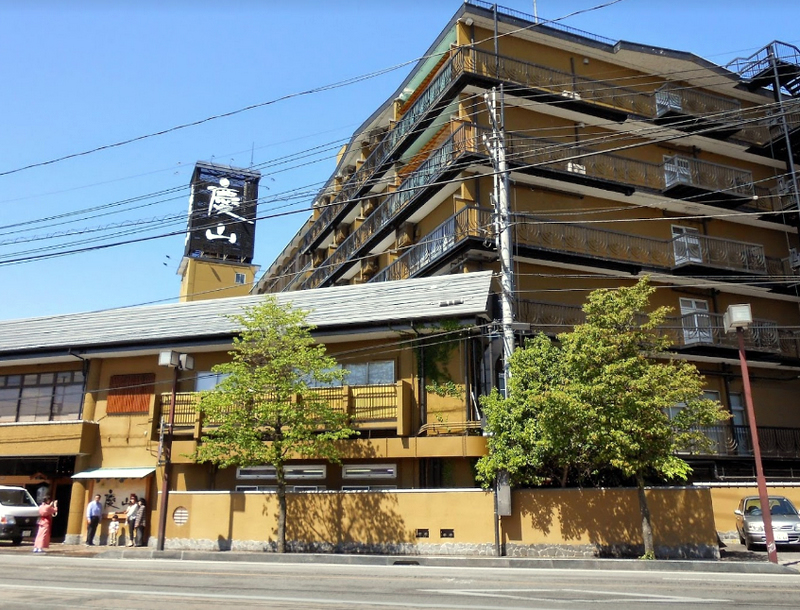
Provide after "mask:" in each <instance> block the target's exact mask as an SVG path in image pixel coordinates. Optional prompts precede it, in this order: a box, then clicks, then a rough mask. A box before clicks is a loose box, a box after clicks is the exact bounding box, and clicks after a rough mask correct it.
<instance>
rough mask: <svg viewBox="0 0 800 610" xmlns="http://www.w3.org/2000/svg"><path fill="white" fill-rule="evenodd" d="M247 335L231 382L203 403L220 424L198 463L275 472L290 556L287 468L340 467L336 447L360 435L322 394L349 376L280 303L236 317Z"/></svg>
mask: <svg viewBox="0 0 800 610" xmlns="http://www.w3.org/2000/svg"><path fill="white" fill-rule="evenodd" d="M231 319H232V320H233V321H235V322H236V323H237V324H238V325H240V327H241V329H242V330H241V331H240V334H239V336H238V337H236V338H235V339H234V346H233V350H232V351H231V352H230V354H231V356H232V360H231V362H228V363H225V364H220V365H217V366H215V367H214V368H213V371H214V372H215V373H222V374H224V375H227V376H226V377H225V378H224V379H223V380H222V381H221V382H220V383H219V385H217V387H216V388H215V389H213V390H210V391H208V392H204V393H203V394H202V395H201V397H200V403H199V410H200V412H201V414H202V415H203V416H204V417H205V420H206V421H207V422H209V423H212V424H214V427H212V428H211V429H210V430H209V432H208V433H207V434H206V435H204V436H203V437H202V439H201V443H200V444H199V446H198V448H197V451H196V453H195V455H194V458H195V459H196V460H197V461H198V462H211V463H214V464H216V465H218V466H220V467H223V468H224V467H229V466H257V465H271V466H274V467H275V471H276V475H277V494H278V506H279V512H278V533H277V538H278V541H277V547H278V552H279V553H283V552H285V550H286V476H285V465H286V462H287V461H288V460H289V459H293V458H298V457H321V458H324V459H327V460H328V461H331V462H338V461H339V458H340V452H339V449H338V443H337V442H336V441H339V440H342V439H346V438H348V437H350V436H352V435H354V434H356V432H354V431H353V430H352V429H351V428H350V427H349V426H348V421H347V416H346V414H345V413H343V412H341V411H339V410H337V409H335V408H333V407H331V406H330V405H329V403H328V401H327V400H326V399H325V396H324V394H323V393H321V392H320V389H319V387H320V386H325V385H327V384H330V383H332V382H335V381H341V380H342V379H343V378H344V376H345V375H346V374H347V371H344V370H342V369H341V368H338V367H337V364H336V361H335V360H334V359H333V358H332V357H330V356H328V355H326V352H325V346H324V345H315V343H314V340H313V338H312V337H311V330H312V329H311V327H310V326H309V325H308V323H307V322H306V313H305V312H303V311H300V310H296V309H292V308H291V307H289V306H282V305H280V304H278V303H277V301H276V300H275V299H274V298H266V299H265V300H264V302H263V303H261V304H259V305H256V306H254V307H251V308H248V309H246V310H245V311H244V313H243V314H242V315H237V316H231Z"/></svg>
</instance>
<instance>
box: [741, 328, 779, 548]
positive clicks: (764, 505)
mask: <svg viewBox="0 0 800 610" xmlns="http://www.w3.org/2000/svg"><path fill="white" fill-rule="evenodd" d="M736 334H737V335H738V337H739V362H740V363H741V366H742V384H743V385H744V404H745V407H746V408H747V419H748V420H749V422H750V436H751V437H752V440H753V458H754V459H755V461H756V484H757V485H758V497H759V499H760V500H761V518H762V520H763V522H764V538H765V539H766V542H767V555H768V556H769V560H770V561H771V562H772V563H778V553H777V551H776V550H775V535H774V533H773V532H772V514H771V513H770V510H769V494H767V480H766V479H765V478H764V467H763V466H762V465H761V446H760V445H759V444H758V428H757V427H756V413H755V410H754V409H753V395H752V394H751V392H750V373H749V372H748V370H747V359H746V358H745V355H744V329H743V328H742V327H741V326H740V327H738V328H737V329H736Z"/></svg>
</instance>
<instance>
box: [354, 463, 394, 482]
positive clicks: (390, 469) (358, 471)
mask: <svg viewBox="0 0 800 610" xmlns="http://www.w3.org/2000/svg"><path fill="white" fill-rule="evenodd" d="M342 478H343V479H396V478H397V464H345V465H344V466H342Z"/></svg>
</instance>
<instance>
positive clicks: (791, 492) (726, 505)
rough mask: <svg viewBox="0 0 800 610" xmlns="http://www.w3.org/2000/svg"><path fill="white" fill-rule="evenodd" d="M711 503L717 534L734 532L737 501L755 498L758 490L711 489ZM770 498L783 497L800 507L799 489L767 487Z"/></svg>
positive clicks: (750, 488) (751, 488)
mask: <svg viewBox="0 0 800 610" xmlns="http://www.w3.org/2000/svg"><path fill="white" fill-rule="evenodd" d="M709 491H710V493H711V503H712V507H713V511H714V522H715V523H716V526H717V531H718V532H723V533H725V532H735V531H736V515H734V514H733V511H734V510H736V508H737V507H738V506H739V500H741V499H742V498H743V497H745V496H757V495H758V489H757V488H756V486H755V485H753V486H751V487H746V486H742V487H712V488H711V489H710V490H709ZM767 491H768V492H769V495H770V496H785V497H787V498H789V499H790V500H791V501H792V503H793V504H794V505H795V506H797V507H800V487H772V486H771V485H770V486H768V487H767Z"/></svg>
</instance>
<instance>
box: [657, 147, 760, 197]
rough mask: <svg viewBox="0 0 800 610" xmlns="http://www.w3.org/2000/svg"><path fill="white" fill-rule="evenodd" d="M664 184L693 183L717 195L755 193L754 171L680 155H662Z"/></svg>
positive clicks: (751, 194)
mask: <svg viewBox="0 0 800 610" xmlns="http://www.w3.org/2000/svg"><path fill="white" fill-rule="evenodd" d="M664 182H665V184H664V187H665V189H667V190H669V189H671V188H673V187H676V186H692V187H697V188H699V189H702V190H705V191H714V192H715V193H716V192H718V194H719V195H735V196H739V197H745V198H748V199H752V198H753V196H754V195H755V194H756V192H755V188H754V185H753V174H752V173H751V172H749V171H747V170H743V169H737V168H735V167H730V166H727V165H719V164H717V163H709V162H708V161H700V160H699V159H692V158H690V157H684V156H681V155H674V156H672V157H668V158H666V159H664Z"/></svg>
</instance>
